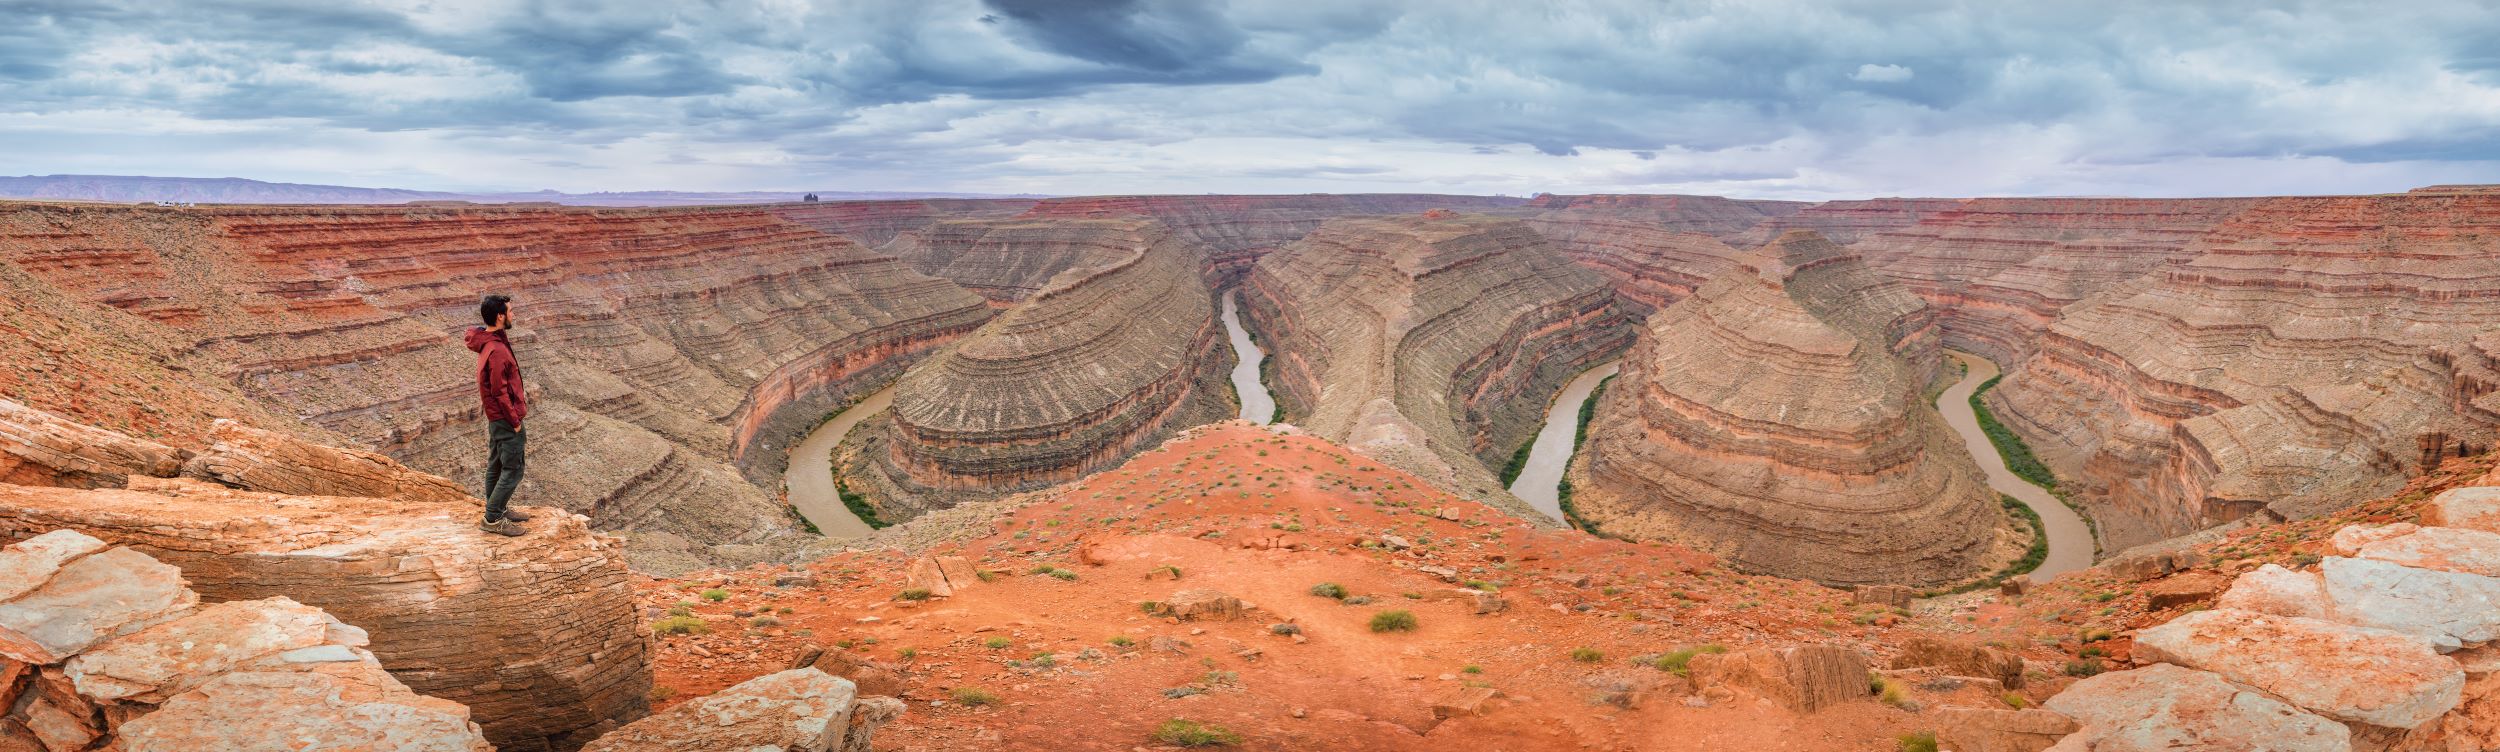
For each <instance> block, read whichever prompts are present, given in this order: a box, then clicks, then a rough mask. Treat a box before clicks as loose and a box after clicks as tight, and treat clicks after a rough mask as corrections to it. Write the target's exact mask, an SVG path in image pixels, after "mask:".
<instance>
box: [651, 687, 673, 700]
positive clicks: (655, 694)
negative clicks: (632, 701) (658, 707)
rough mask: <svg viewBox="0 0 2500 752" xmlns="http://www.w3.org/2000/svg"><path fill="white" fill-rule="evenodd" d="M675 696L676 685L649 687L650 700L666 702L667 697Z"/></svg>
mask: <svg viewBox="0 0 2500 752" xmlns="http://www.w3.org/2000/svg"><path fill="white" fill-rule="evenodd" d="M676 696H677V688H676V687H652V688H651V701H652V702H667V701H668V698H671V697H676Z"/></svg>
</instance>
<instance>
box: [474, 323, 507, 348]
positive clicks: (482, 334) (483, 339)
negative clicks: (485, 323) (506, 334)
mask: <svg viewBox="0 0 2500 752" xmlns="http://www.w3.org/2000/svg"><path fill="white" fill-rule="evenodd" d="M499 339H503V332H490V331H486V327H482V326H472V327H469V352H474V353H482V352H486V343H488V342H493V341H496V340H499ZM506 346H507V347H509V346H510V345H506Z"/></svg>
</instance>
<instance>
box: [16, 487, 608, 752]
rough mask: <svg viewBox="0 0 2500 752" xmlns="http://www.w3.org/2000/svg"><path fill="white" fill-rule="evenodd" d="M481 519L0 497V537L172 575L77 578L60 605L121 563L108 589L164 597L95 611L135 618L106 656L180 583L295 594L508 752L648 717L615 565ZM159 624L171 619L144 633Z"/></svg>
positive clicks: (220, 503) (564, 535)
mask: <svg viewBox="0 0 2500 752" xmlns="http://www.w3.org/2000/svg"><path fill="white" fill-rule="evenodd" d="M476 515H477V511H476V507H474V506H471V505H470V504H468V503H465V502H420V501H406V500H396V499H363V498H348V497H301V496H281V495H274V494H265V493H256V492H249V491H238V490H233V489H210V490H203V491H200V492H197V493H192V492H185V493H184V494H183V495H180V496H164V495H158V494H150V493H140V492H135V491H129V490H124V489H99V490H73V489H63V488H33V487H24V486H0V539H13V538H20V537H26V536H32V535H35V534H38V533H42V532H46V531H50V530H54V529H57V528H69V529H74V530H77V531H80V532H82V533H85V534H88V535H92V536H95V537H97V538H101V539H104V540H107V541H111V542H114V543H117V544H123V545H130V546H143V547H145V548H146V549H147V550H149V551H150V552H153V553H154V554H155V555H156V558H157V559H160V560H162V561H163V562H164V564H165V565H172V566H164V565H159V564H156V563H155V562H145V563H141V562H137V561H132V562H120V561H119V559H120V558H121V557H122V555H121V554H114V553H112V552H110V551H108V552H105V553H99V554H94V555H90V556H87V557H85V558H83V559H79V560H77V561H73V562H71V564H70V566H68V567H64V568H63V571H62V572H61V574H59V575H56V576H55V577H54V578H53V584H51V585H48V586H47V590H49V589H53V588H60V587H62V583H63V582H64V581H68V580H73V579H75V578H72V577H71V575H72V574H73V570H75V569H77V568H78V567H81V566H86V565H88V563H89V562H97V561H102V562H104V563H105V565H106V566H112V565H114V564H122V566H112V571H111V572H110V573H109V575H110V576H109V578H108V579H109V581H110V583H111V584H110V589H112V590H119V591H127V590H129V589H130V588H134V587H139V586H140V583H148V582H156V583H161V584H160V585H159V586H158V587H159V592H160V594H159V595H156V596H153V597H154V598H155V602H161V603H162V604H163V605H162V606H159V607H150V606H142V605H138V604H143V603H146V602H148V601H145V600H144V599H140V598H136V597H132V598H119V597H116V599H115V600H114V601H113V602H115V603H122V604H130V605H129V606H128V607H127V608H123V609H119V610H117V609H116V608H106V607H96V608H89V609H85V611H86V612H87V613H92V614H95V615H96V616H94V617H93V618H94V619H95V620H105V621H109V620H114V619H118V618H119V617H112V616H108V615H109V614H115V613H122V612H124V611H128V612H130V613H132V615H133V617H132V618H133V619H134V620H135V621H133V622H129V623H126V624H125V625H122V626H116V627H114V628H113V629H111V630H107V629H103V628H101V627H100V626H99V627H94V628H81V629H79V630H78V631H80V632H82V633H85V632H92V633H95V634H96V635H97V639H96V640H94V641H101V639H102V638H104V637H110V636H112V634H108V632H112V633H121V632H130V631H136V630H137V629H139V628H144V627H147V626H151V625H153V624H154V623H156V622H159V621H164V620H165V619H164V618H161V617H165V616H171V615H172V613H170V612H174V611H179V610H181V609H179V608H172V606H175V605H176V603H175V602H174V600H178V599H173V600H169V599H170V598H172V597H171V596H166V595H162V594H161V590H162V589H163V588H167V587H173V586H175V585H177V584H178V583H177V582H176V575H175V573H174V570H173V568H172V567H180V572H179V576H180V577H182V578H187V579H189V580H190V582H191V585H192V587H193V588H196V589H197V590H198V592H199V594H200V595H201V596H205V597H206V598H208V599H209V600H214V601H234V600H252V599H261V598H272V597H279V596H284V597H287V598H291V599H293V600H295V601H297V602H300V603H303V604H305V605H308V606H313V607H316V608H320V609H322V610H323V611H326V612H328V613H329V614H330V615H331V616H333V617H336V618H337V619H339V620H341V621H344V622H346V623H349V624H354V625H357V626H359V627H363V628H365V629H367V630H370V632H371V640H372V645H371V646H370V650H371V651H372V653H373V654H374V655H375V656H376V657H378V658H379V660H380V662H381V665H382V666H383V667H384V668H386V669H389V670H390V671H391V672H392V674H393V675H394V676H395V677H396V678H397V679H398V680H399V681H401V682H405V683H406V684H407V686H408V687H410V688H412V689H414V690H415V691H417V692H420V693H424V694H426V695H429V696H433V697H439V698H443V699H446V700H451V701H453V702H457V703H460V704H463V705H466V706H468V707H469V708H470V709H471V710H472V711H473V712H474V713H475V717H476V719H477V722H478V723H479V724H480V725H482V726H483V727H484V728H485V730H486V735H487V738H488V739H489V740H491V741H493V742H494V743H495V744H496V745H497V746H498V747H499V748H501V749H504V750H508V751H509V750H534V749H545V748H549V747H558V746H565V745H568V744H578V743H579V741H580V739H579V738H570V737H569V735H571V734H574V733H576V732H579V731H582V730H586V729H596V728H603V727H604V726H603V724H611V723H623V722H626V721H630V720H632V719H634V718H638V717H641V716H642V714H644V713H646V712H648V707H649V700H648V698H647V693H648V692H649V691H650V687H651V675H650V668H649V656H648V654H647V651H648V649H649V645H648V641H649V638H648V637H647V635H645V633H644V632H643V630H642V628H641V626H640V623H639V617H638V614H637V613H636V611H635V606H634V600H633V593H632V589H631V583H630V582H629V580H628V576H629V575H628V573H627V571H626V569H625V564H624V561H623V559H622V558H621V557H620V552H619V551H618V550H617V549H616V548H615V547H614V546H613V545H612V544H611V543H609V542H607V541H605V540H603V539H601V538H600V537H598V536H595V535H593V534H592V533H591V532H590V530H589V528H588V527H587V526H586V525H585V523H584V522H583V521H582V520H581V518H579V517H576V516H573V515H568V514H562V513H559V512H556V511H554V510H544V511H541V512H540V514H539V515H538V517H537V518H536V519H533V520H531V521H530V522H527V523H524V525H523V526H524V527H525V528H526V530H527V532H528V534H527V535H524V536H522V537H518V538H506V537H503V536H495V535H485V534H481V533H479V532H478V531H477V530H476ZM129 555H131V556H136V554H129ZM138 558H139V559H143V560H144V559H146V558H147V557H144V556H142V557H138ZM159 570H161V574H150V575H149V576H148V577H147V578H134V577H132V576H130V575H129V574H128V573H129V572H142V573H148V572H157V571H159ZM44 592H45V591H38V592H37V593H36V594H34V595H29V596H25V597H21V598H19V599H17V600H16V601H13V602H11V603H8V604H5V605H0V633H6V632H9V631H10V629H11V628H10V627H7V626H5V625H7V624H10V623H11V622H10V621H9V619H10V618H11V617H10V613H11V612H10V610H9V609H11V608H13V607H18V606H21V605H22V604H24V603H25V602H26V601H27V600H28V599H31V598H37V597H47V596H44ZM185 605H187V604H185ZM147 614H159V617H150V618H140V617H143V616H146V615H147ZM48 629H51V630H54V631H58V630H61V629H64V627H59V626H54V627H49V628H48ZM4 639H5V638H0V640H4ZM63 644H68V643H63ZM90 644H92V642H91V643H90Z"/></svg>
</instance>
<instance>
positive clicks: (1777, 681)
mask: <svg viewBox="0 0 2500 752" xmlns="http://www.w3.org/2000/svg"><path fill="white" fill-rule="evenodd" d="M1687 668H1688V669H1689V670H1690V672H1691V675H1692V680H1693V686H1695V687H1698V688H1702V689H1704V690H1708V689H1711V688H1723V689H1725V690H1732V691H1737V692H1743V693H1749V694H1752V695H1755V696H1758V697H1762V698H1765V699H1769V700H1771V701H1772V702H1774V703H1778V704H1779V705H1780V706H1782V707H1785V708H1788V709H1790V710H1794V711H1797V712H1802V713H1811V712H1814V711H1817V710H1821V709H1823V708H1827V707H1831V706H1833V705H1838V704H1840V703H1844V702H1849V701H1851V700H1862V699H1866V697H1867V681H1866V676H1867V661H1866V655H1865V654H1863V653H1859V652H1858V651H1855V650H1851V649H1848V648H1844V647H1839V646H1835V645H1804V646H1798V647H1788V648H1759V649H1754V650H1740V651H1736V652H1732V653H1703V654H1701V655H1696V656H1693V659H1692V662H1691V663H1690V664H1688V666H1687Z"/></svg>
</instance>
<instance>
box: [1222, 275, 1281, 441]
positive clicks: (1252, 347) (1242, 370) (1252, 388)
mask: <svg viewBox="0 0 2500 752" xmlns="http://www.w3.org/2000/svg"><path fill="white" fill-rule="evenodd" d="M1238 297H1241V293H1239V292H1237V291H1236V292H1226V293H1224V332H1225V333H1226V334H1228V335H1230V336H1231V337H1232V340H1233V357H1234V361H1233V393H1234V394H1238V395H1241V419H1242V420H1246V421H1250V422H1252V423H1266V422H1267V420H1268V419H1269V418H1273V417H1276V396H1275V395H1272V394H1268V393H1267V384H1265V383H1263V382H1261V381H1259V363H1261V362H1263V361H1265V360H1266V359H1267V353H1266V352H1265V351H1262V350H1260V349H1259V346H1258V345H1257V344H1254V343H1252V342H1251V341H1250V330H1248V329H1243V328H1241V311H1240V306H1239V305H1238V304H1237V303H1235V302H1234V300H1233V299H1234V298H1238Z"/></svg>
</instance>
